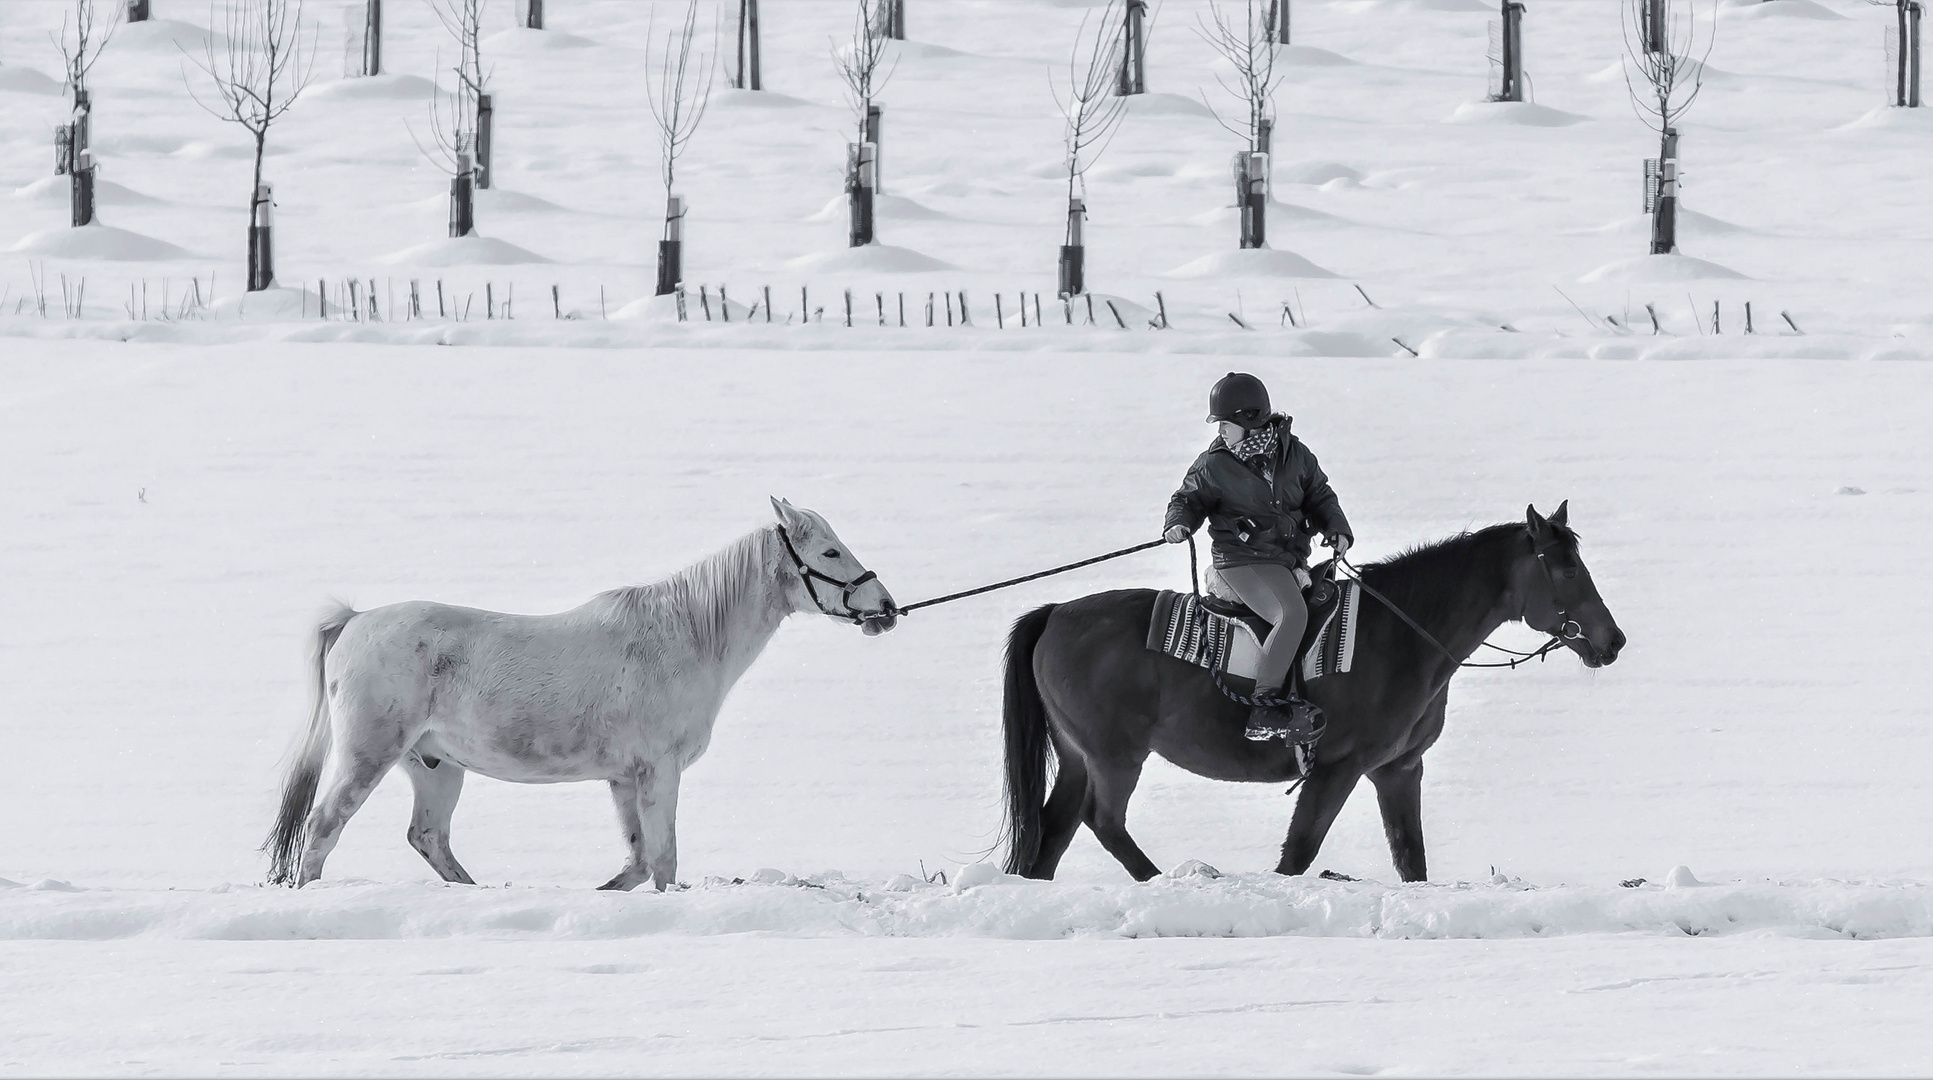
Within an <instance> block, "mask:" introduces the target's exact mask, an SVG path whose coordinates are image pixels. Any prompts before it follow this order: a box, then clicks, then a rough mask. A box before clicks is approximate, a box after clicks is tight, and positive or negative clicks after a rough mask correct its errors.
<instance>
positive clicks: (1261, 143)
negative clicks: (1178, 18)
mask: <svg viewBox="0 0 1933 1080" xmlns="http://www.w3.org/2000/svg"><path fill="white" fill-rule="evenodd" d="M1270 16H1271V12H1270V10H1269V6H1268V5H1266V4H1258V3H1257V0H1244V6H1243V10H1242V12H1241V13H1240V14H1239V15H1237V16H1230V15H1229V14H1228V13H1227V12H1225V11H1223V10H1222V7H1221V5H1220V4H1217V3H1215V2H1214V0H1209V4H1208V14H1207V17H1206V18H1203V17H1201V16H1196V19H1195V33H1196V34H1197V35H1199V36H1200V37H1201V39H1202V40H1203V41H1205V42H1207V43H1208V47H1209V48H1211V49H1213V50H1215V52H1216V54H1217V55H1219V56H1220V57H1221V58H1222V59H1223V60H1224V61H1226V62H1227V63H1228V65H1229V67H1230V68H1232V69H1233V76H1234V77H1233V80H1232V81H1231V80H1230V79H1228V78H1225V77H1223V76H1222V75H1221V74H1220V73H1217V74H1216V75H1215V82H1216V83H1218V84H1220V86H1221V88H1222V89H1223V90H1226V91H1227V92H1228V94H1229V96H1231V97H1233V98H1235V99H1236V100H1237V101H1240V102H1241V103H1242V109H1243V112H1244V114H1245V115H1244V116H1243V117H1242V121H1241V123H1240V124H1239V125H1238V124H1233V123H1230V122H1229V121H1228V120H1227V118H1225V117H1223V116H1222V114H1221V111H1220V110H1218V109H1216V108H1215V106H1214V104H1213V103H1212V102H1210V101H1209V100H1208V95H1207V94H1206V93H1203V94H1202V104H1204V105H1207V106H1208V111H1209V112H1212V113H1214V114H1215V122H1216V123H1218V124H1220V125H1221V126H1222V127H1224V128H1226V129H1228V131H1229V132H1230V133H1231V134H1233V135H1235V136H1236V137H1238V138H1240V139H1241V140H1242V141H1243V142H1244V143H1245V144H1246V145H1245V146H1244V147H1243V149H1242V151H1241V152H1240V153H1238V154H1237V155H1236V156H1235V170H1234V172H1235V202H1236V205H1237V206H1238V207H1240V208H1241V212H1242V213H1241V246H1242V247H1244V248H1259V247H1262V246H1264V244H1265V243H1266V238H1267V235H1268V229H1267V224H1266V223H1267V220H1268V218H1267V214H1268V154H1269V142H1270V135H1271V131H1272V129H1273V127H1274V124H1275V88H1276V87H1277V86H1278V85H1280V84H1281V81H1282V74H1281V73H1280V72H1278V71H1276V68H1275V50H1276V42H1275V40H1274V34H1273V33H1272V32H1271V30H1272V27H1271V23H1270Z"/></svg>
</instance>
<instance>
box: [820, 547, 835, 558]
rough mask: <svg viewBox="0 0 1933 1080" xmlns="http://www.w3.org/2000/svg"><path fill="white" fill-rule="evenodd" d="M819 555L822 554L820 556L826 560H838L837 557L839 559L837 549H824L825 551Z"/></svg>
mask: <svg viewBox="0 0 1933 1080" xmlns="http://www.w3.org/2000/svg"><path fill="white" fill-rule="evenodd" d="M820 554H822V555H824V556H825V557H826V558H828V559H836V558H838V557H839V549H838V548H827V549H825V550H824V551H823V552H821V553H820Z"/></svg>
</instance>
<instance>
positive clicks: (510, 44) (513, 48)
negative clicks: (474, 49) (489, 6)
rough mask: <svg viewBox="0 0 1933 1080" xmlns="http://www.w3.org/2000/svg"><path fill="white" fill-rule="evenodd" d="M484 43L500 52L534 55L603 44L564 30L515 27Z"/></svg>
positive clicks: (500, 32)
mask: <svg viewBox="0 0 1933 1080" xmlns="http://www.w3.org/2000/svg"><path fill="white" fill-rule="evenodd" d="M483 43H484V44H485V45H487V46H489V47H490V48H493V49H495V50H497V51H498V52H507V53H533V52H554V51H558V50H562V49H589V48H592V47H594V46H597V45H600V44H603V43H602V42H598V41H593V40H591V39H590V38H587V37H579V36H578V35H576V34H567V33H565V32H564V31H562V30H532V29H530V28H529V27H527V26H513V27H511V28H510V29H508V30H501V31H498V32H497V33H494V34H491V35H490V36H489V37H487V38H484V39H483Z"/></svg>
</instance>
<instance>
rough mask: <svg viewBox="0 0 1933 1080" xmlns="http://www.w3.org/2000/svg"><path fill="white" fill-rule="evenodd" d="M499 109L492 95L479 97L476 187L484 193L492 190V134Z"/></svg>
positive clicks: (480, 95) (479, 95)
mask: <svg viewBox="0 0 1933 1080" xmlns="http://www.w3.org/2000/svg"><path fill="white" fill-rule="evenodd" d="M496 117H497V107H496V104H495V102H494V101H493V100H492V95H490V94H478V95H477V164H476V174H477V181H476V186H477V187H479V188H481V189H483V190H484V191H488V190H490V172H491V170H490V150H491V143H492V141H493V140H492V139H491V133H492V130H493V129H494V128H495V127H496Z"/></svg>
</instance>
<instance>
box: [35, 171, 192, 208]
mask: <svg viewBox="0 0 1933 1080" xmlns="http://www.w3.org/2000/svg"><path fill="white" fill-rule="evenodd" d="M71 189H72V181H70V180H68V178H67V177H65V176H43V177H41V178H40V179H38V180H35V181H34V182H33V183H31V184H22V185H21V186H19V187H17V188H14V189H13V197H14V198H16V199H31V200H33V201H35V202H50V203H60V204H61V205H63V206H64V205H66V204H67V201H68V200H69V199H70V198H72V197H73V193H72V190H71ZM94 201H95V202H96V203H99V204H102V205H115V206H138V205H141V204H143V203H148V204H153V203H159V202H161V201H162V200H160V199H157V198H155V197H154V196H152V195H143V194H141V193H140V192H138V191H135V190H133V189H132V188H127V187H123V186H121V185H120V184H117V183H115V182H114V181H112V180H105V179H102V178H101V177H99V176H96V177H95V178H94Z"/></svg>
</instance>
